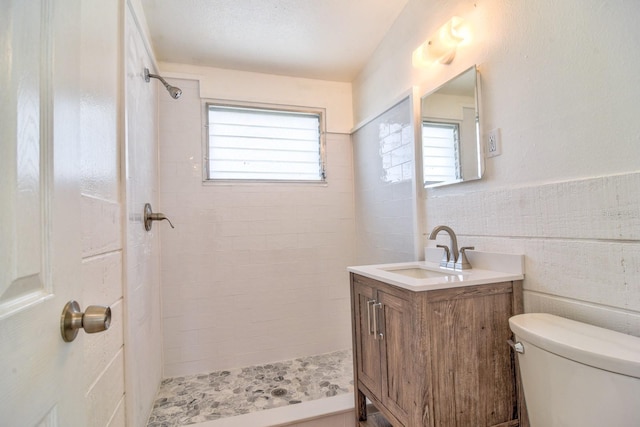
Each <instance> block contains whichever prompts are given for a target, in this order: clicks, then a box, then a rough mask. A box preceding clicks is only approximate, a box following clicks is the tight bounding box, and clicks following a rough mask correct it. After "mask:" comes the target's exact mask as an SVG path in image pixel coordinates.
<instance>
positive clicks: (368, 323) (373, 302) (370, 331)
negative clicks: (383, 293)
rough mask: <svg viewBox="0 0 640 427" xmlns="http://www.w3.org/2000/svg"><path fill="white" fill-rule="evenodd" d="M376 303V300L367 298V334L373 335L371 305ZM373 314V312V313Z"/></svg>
mask: <svg viewBox="0 0 640 427" xmlns="http://www.w3.org/2000/svg"><path fill="white" fill-rule="evenodd" d="M375 303H376V300H374V299H370V300H367V326H369V335H373V334H374V331H373V330H372V329H371V306H372V305H373V304H375ZM374 316H375V313H374Z"/></svg>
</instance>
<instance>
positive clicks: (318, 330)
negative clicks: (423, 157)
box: [156, 79, 355, 376]
mask: <svg viewBox="0 0 640 427" xmlns="http://www.w3.org/2000/svg"><path fill="white" fill-rule="evenodd" d="M172 84H175V85H177V86H179V87H180V88H181V89H182V90H183V95H182V97H181V98H180V99H179V100H177V101H176V100H173V99H171V98H170V97H168V96H162V97H161V98H160V189H161V196H160V199H161V200H160V206H159V210H161V211H162V212H164V213H165V214H166V215H167V216H168V217H169V218H170V219H171V221H172V222H173V224H174V225H175V227H176V228H175V229H171V228H169V227H168V224H166V223H162V224H156V226H159V227H160V228H161V243H162V262H161V265H162V267H161V268H162V274H161V277H162V296H163V322H164V326H163V327H164V363H165V369H164V375H165V376H175V375H185V374H190V373H197V372H204V371H211V370H219V369H226V368H230V367H239V366H246V365H252V364H259V363H266V362H270V361H275V360H284V359H289V358H294V357H297V356H301V355H311V354H319V353H325V352H329V351H333V350H337V349H343V348H349V347H350V346H351V335H350V334H351V332H350V326H349V325H350V320H349V287H348V274H347V271H346V267H347V266H348V265H351V264H353V259H354V243H353V242H354V235H355V232H354V211H353V177H352V167H351V162H352V155H351V144H350V139H349V135H346V134H334V133H330V134H328V135H327V181H328V183H327V184H326V185H319V184H297V185H292V184H235V185H228V184H208V183H206V184H203V182H202V169H201V165H202V129H203V126H202V123H201V117H202V110H203V108H204V107H203V105H202V100H201V99H200V90H199V84H198V81H196V80H183V79H174V80H172Z"/></svg>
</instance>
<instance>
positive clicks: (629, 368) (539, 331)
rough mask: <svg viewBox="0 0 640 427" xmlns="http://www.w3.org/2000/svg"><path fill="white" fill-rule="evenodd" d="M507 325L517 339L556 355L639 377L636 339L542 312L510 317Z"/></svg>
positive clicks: (639, 343)
mask: <svg viewBox="0 0 640 427" xmlns="http://www.w3.org/2000/svg"><path fill="white" fill-rule="evenodd" d="M509 326H510V327H511V330H512V331H513V333H515V334H516V336H517V338H518V340H521V341H525V342H526V343H530V344H533V345H535V346H536V347H540V348H541V349H543V350H546V351H549V352H551V353H554V354H557V355H558V356H562V357H565V358H567V359H571V360H574V361H576V362H580V363H584V364H585V365H589V366H593V367H596V368H600V369H604V370H607V371H611V372H616V373H619V374H623V375H628V376H632V377H636V378H640V338H638V337H635V336H632V335H626V334H623V333H620V332H615V331H611V330H608V329H604V328H600V327H597V326H593V325H588V324H586V323H581V322H576V321H574V320H569V319H565V318H563V317H558V316H554V315H552V314H546V313H526V314H519V315H517V316H513V317H512V318H510V319H509ZM526 351H527V349H526V345H525V354H526Z"/></svg>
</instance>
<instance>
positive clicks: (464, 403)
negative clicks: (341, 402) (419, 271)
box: [351, 273, 528, 427]
mask: <svg viewBox="0 0 640 427" xmlns="http://www.w3.org/2000/svg"><path fill="white" fill-rule="evenodd" d="M351 305H352V326H353V354H354V377H355V382H354V384H355V394H356V417H357V423H359V424H358V425H359V426H394V427H400V426H404V427H422V426H429V427H436V426H447V427H448V426H459V427H507V426H523V427H524V426H525V425H526V424H528V423H527V422H523V423H520V422H519V418H522V417H520V416H519V414H520V411H521V409H520V405H519V404H518V402H519V401H520V400H521V399H519V395H520V393H519V392H518V390H517V388H516V380H515V373H516V369H515V359H514V358H513V356H512V354H511V351H510V348H509V346H508V345H507V340H508V339H510V338H511V331H510V330H509V324H508V319H509V317H510V316H512V315H514V314H519V313H521V312H522V282H521V281H514V282H504V283H493V284H487V285H479V286H467V287H457V288H449V289H439V290H433V291H421V292H414V291H410V290H407V289H403V288H400V287H397V286H393V285H390V284H387V283H384V282H380V281H377V280H374V279H370V278H367V277H364V276H360V275H358V274H355V273H351ZM365 398H369V400H370V401H371V402H372V403H373V404H374V405H375V407H376V408H377V409H378V410H379V411H380V413H379V414H376V415H372V416H369V417H368V414H367V407H366V399H365ZM524 418H526V417H524Z"/></svg>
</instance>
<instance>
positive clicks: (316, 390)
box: [147, 350, 353, 427]
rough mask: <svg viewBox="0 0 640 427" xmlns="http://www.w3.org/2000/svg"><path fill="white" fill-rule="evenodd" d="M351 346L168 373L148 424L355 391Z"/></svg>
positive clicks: (169, 425) (165, 425)
mask: <svg viewBox="0 0 640 427" xmlns="http://www.w3.org/2000/svg"><path fill="white" fill-rule="evenodd" d="M352 365H353V359H352V356H351V350H341V351H336V352H333V353H327V354H321V355H316V356H308V357H302V358H298V359H294V360H287V361H283V362H275V363H270V364H266V365H257V366H249V367H246V368H238V369H229V370H226V371H218V372H211V373H204V374H198V375H191V376H185V377H174V378H167V379H165V380H163V381H162V385H161V386H160V390H159V391H158V395H157V396H156V401H155V403H154V407H153V411H152V413H151V417H150V418H149V424H148V426H147V427H177V426H183V425H188V424H195V423H199V422H204V421H210V420H217V419H220V418H225V417H231V416H234V415H241V414H247V413H249V412H254V411H261V410H263V409H271V408H277V407H280V406H285V405H293V404H296V403H300V402H304V401H309V400H315V399H321V398H323V397H331V396H336V395H338V394H343V393H348V392H350V391H353V367H352Z"/></svg>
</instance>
